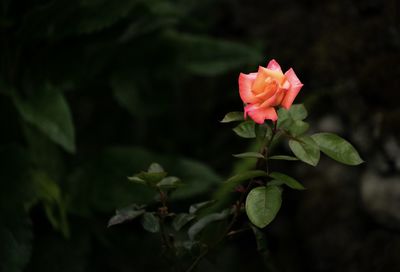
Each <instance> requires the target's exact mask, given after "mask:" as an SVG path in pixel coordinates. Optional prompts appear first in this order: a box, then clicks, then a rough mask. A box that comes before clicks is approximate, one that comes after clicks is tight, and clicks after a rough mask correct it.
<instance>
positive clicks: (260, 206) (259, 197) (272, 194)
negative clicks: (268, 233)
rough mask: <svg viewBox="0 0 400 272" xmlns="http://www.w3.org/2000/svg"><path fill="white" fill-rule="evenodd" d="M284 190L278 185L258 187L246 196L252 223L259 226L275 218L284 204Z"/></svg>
mask: <svg viewBox="0 0 400 272" xmlns="http://www.w3.org/2000/svg"><path fill="white" fill-rule="evenodd" d="M281 195H282V191H281V189H280V188H279V187H278V186H267V187H264V186H263V187H257V188H254V189H252V190H251V191H250V193H249V194H248V195H247V198H246V213H247V216H248V217H249V219H250V221H251V223H253V224H254V225H255V226H257V227H259V228H264V227H266V226H267V225H268V224H269V223H271V222H272V220H274V218H275V216H276V214H277V213H278V211H279V209H280V207H281V204H282V196H281Z"/></svg>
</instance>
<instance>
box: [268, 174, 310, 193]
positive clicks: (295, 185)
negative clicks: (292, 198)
mask: <svg viewBox="0 0 400 272" xmlns="http://www.w3.org/2000/svg"><path fill="white" fill-rule="evenodd" d="M269 176H270V177H271V178H274V179H276V180H278V181H282V182H283V183H284V184H285V185H287V186H288V187H290V188H292V189H295V190H304V189H305V188H304V186H303V185H302V184H301V183H300V182H298V181H297V180H295V179H294V178H292V177H290V176H288V175H285V174H283V173H279V172H272V173H271V174H269ZM268 185H272V184H271V182H270V183H268Z"/></svg>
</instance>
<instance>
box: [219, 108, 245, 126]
mask: <svg viewBox="0 0 400 272" xmlns="http://www.w3.org/2000/svg"><path fill="white" fill-rule="evenodd" d="M243 120H244V115H243V112H241V111H232V112H229V113H227V114H226V115H225V117H224V119H222V120H221V123H230V122H234V121H243Z"/></svg>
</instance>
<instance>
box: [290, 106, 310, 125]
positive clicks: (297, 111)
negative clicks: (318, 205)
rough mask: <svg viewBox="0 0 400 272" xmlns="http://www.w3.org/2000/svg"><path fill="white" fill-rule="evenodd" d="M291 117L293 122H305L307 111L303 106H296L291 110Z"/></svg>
mask: <svg viewBox="0 0 400 272" xmlns="http://www.w3.org/2000/svg"><path fill="white" fill-rule="evenodd" d="M289 113H290V116H291V117H292V118H293V120H295V121H297V120H304V119H306V118H307V115H308V113H307V110H306V108H305V107H304V105H303V104H294V105H292V106H291V107H290V109H289Z"/></svg>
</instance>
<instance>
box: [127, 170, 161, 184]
mask: <svg viewBox="0 0 400 272" xmlns="http://www.w3.org/2000/svg"><path fill="white" fill-rule="evenodd" d="M166 176H167V173H166V172H141V173H139V174H137V175H136V177H138V178H139V179H142V180H144V181H145V182H147V183H148V184H149V185H155V184H156V183H158V182H160V181H161V180H162V179H163V178H165V177H166ZM131 180H132V179H131ZM135 181H136V182H138V181H139V180H135Z"/></svg>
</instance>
